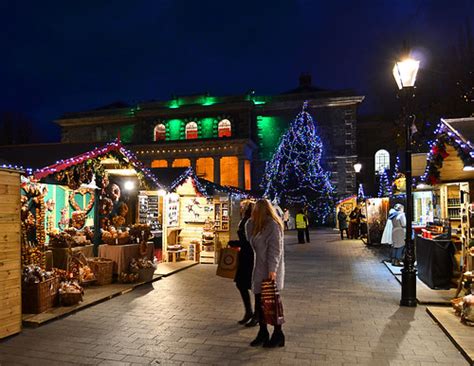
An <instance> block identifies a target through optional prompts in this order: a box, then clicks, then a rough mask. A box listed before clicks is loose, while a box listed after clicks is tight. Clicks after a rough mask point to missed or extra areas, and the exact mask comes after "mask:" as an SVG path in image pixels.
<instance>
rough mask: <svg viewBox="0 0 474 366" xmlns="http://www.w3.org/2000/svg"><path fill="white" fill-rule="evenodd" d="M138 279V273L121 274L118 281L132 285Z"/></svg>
mask: <svg viewBox="0 0 474 366" xmlns="http://www.w3.org/2000/svg"><path fill="white" fill-rule="evenodd" d="M138 278H139V274H138V273H133V272H132V273H126V272H121V273H120V274H119V276H118V280H119V282H120V283H134V282H137V281H138Z"/></svg>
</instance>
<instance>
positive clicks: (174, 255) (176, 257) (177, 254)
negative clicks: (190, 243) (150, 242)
mask: <svg viewBox="0 0 474 366" xmlns="http://www.w3.org/2000/svg"><path fill="white" fill-rule="evenodd" d="M186 252H187V250H186V249H179V250H169V251H168V252H167V253H168V262H173V263H174V262H178V261H180V260H181V254H183V255H184V256H185V257H186ZM170 258H171V260H170Z"/></svg>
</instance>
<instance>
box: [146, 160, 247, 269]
mask: <svg viewBox="0 0 474 366" xmlns="http://www.w3.org/2000/svg"><path fill="white" fill-rule="evenodd" d="M152 172H153V173H154V175H155V176H156V177H157V178H158V179H159V180H160V182H162V181H163V180H166V179H168V180H169V179H170V177H174V179H173V180H172V181H171V182H170V183H169V184H168V191H169V192H170V193H168V194H166V196H164V197H163V213H164V214H163V220H162V228H163V260H164V261H176V260H179V259H188V260H192V261H195V262H199V263H217V260H218V253H219V251H220V249H221V248H223V247H225V246H226V245H227V243H228V242H229V240H234V239H236V238H237V226H238V223H239V221H240V203H241V200H242V199H245V198H248V194H246V193H245V192H243V191H241V190H239V189H237V188H234V187H227V186H221V185H218V184H215V183H212V182H210V181H207V180H205V179H202V178H199V177H197V175H196V174H195V172H194V171H193V169H192V168H186V169H181V170H178V169H176V168H157V169H152Z"/></svg>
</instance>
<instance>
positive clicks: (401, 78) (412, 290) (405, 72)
mask: <svg viewBox="0 0 474 366" xmlns="http://www.w3.org/2000/svg"><path fill="white" fill-rule="evenodd" d="M419 67H420V61H417V60H414V59H411V58H407V59H404V60H402V61H399V62H397V63H395V66H394V67H393V77H394V78H395V81H396V82H397V86H398V89H400V91H401V95H400V96H401V98H402V112H403V116H402V117H403V120H404V122H405V136H406V140H405V167H406V168H405V177H406V196H407V203H406V221H407V225H406V233H405V258H404V260H403V269H402V270H401V272H402V297H401V300H400V305H401V306H416V268H415V244H414V242H413V239H412V221H413V198H412V196H411V188H412V172H411V144H412V141H411V122H412V120H411V118H410V117H411V116H410V113H409V111H408V105H409V100H410V98H413V96H414V89H415V81H416V74H417V73H418V68H419Z"/></svg>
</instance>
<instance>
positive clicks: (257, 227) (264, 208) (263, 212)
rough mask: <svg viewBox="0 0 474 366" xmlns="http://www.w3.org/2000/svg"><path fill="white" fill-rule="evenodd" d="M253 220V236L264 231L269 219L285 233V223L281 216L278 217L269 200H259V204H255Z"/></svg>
mask: <svg viewBox="0 0 474 366" xmlns="http://www.w3.org/2000/svg"><path fill="white" fill-rule="evenodd" d="M251 218H252V223H253V229H252V235H253V236H255V235H257V234H258V233H260V232H261V231H262V230H263V227H264V226H265V223H266V221H267V219H268V218H270V219H271V220H273V221H275V222H276V223H277V224H278V226H279V227H280V229H281V231H283V222H282V221H281V218H280V216H278V214H277V213H276V211H275V209H274V208H273V206H272V204H271V203H270V201H269V200H267V199H261V200H258V201H257V203H255V207H254V208H253V211H252V217H251Z"/></svg>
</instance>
